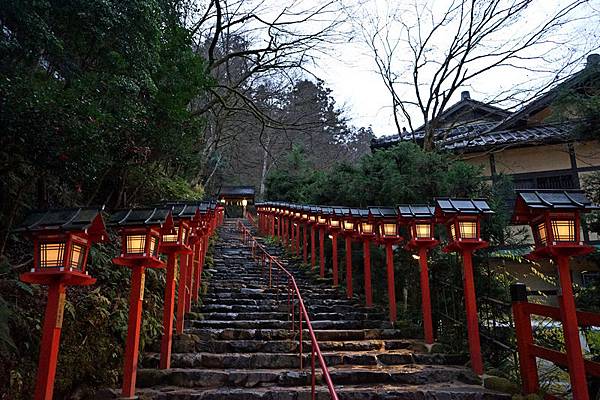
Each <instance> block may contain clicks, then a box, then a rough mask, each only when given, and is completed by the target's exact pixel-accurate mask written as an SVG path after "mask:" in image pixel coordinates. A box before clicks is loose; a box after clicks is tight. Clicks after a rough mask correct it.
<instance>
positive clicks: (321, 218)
mask: <svg viewBox="0 0 600 400" xmlns="http://www.w3.org/2000/svg"><path fill="white" fill-rule="evenodd" d="M332 213H333V209H332V208H331V207H318V214H317V225H319V226H321V227H327V226H328V223H329V216H330V215H331V214H332Z"/></svg>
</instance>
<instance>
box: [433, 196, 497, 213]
mask: <svg viewBox="0 0 600 400" xmlns="http://www.w3.org/2000/svg"><path fill="white" fill-rule="evenodd" d="M493 213H494V211H492V209H491V208H490V206H489V204H488V203H487V201H486V200H485V199H452V198H447V197H445V198H437V199H435V215H436V216H438V217H449V216H453V215H482V214H493Z"/></svg>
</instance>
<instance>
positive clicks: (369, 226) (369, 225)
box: [360, 222, 373, 234]
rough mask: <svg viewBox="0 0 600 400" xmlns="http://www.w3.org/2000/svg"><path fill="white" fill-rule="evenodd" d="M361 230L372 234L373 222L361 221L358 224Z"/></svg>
mask: <svg viewBox="0 0 600 400" xmlns="http://www.w3.org/2000/svg"><path fill="white" fill-rule="evenodd" d="M360 227H361V231H362V233H364V234H372V233H373V224H372V223H370V222H363V223H361V224H360Z"/></svg>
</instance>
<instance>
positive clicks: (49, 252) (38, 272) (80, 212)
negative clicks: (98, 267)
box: [15, 207, 108, 285]
mask: <svg viewBox="0 0 600 400" xmlns="http://www.w3.org/2000/svg"><path fill="white" fill-rule="evenodd" d="M102 210H103V207H99V208H92V207H89V208H72V209H60V210H48V211H43V212H35V213H32V214H30V215H29V216H28V217H27V218H26V219H25V221H24V222H23V223H22V224H21V225H20V226H19V227H17V229H16V230H15V231H16V232H22V233H24V234H26V235H27V236H29V237H31V238H32V239H33V244H34V257H33V260H34V261H33V268H32V270H31V272H30V273H27V274H22V275H21V280H22V281H24V282H29V283H38V284H49V283H50V282H51V281H53V280H57V279H58V280H62V281H64V282H65V283H67V284H70V285H89V284H92V283H93V282H95V280H94V279H92V278H90V277H89V276H88V275H87V274H86V264H87V258H88V254H89V250H90V246H91V244H92V243H94V242H104V241H107V240H108V234H107V232H106V228H105V225H104V220H103V218H102Z"/></svg>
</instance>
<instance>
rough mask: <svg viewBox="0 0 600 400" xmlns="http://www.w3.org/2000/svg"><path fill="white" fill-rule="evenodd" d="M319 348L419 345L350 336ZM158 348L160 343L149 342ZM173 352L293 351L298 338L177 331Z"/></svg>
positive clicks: (322, 343)
mask: <svg viewBox="0 0 600 400" xmlns="http://www.w3.org/2000/svg"><path fill="white" fill-rule="evenodd" d="M310 345H311V344H310V341H309V340H307V337H304V340H303V346H304V349H305V350H306V349H310V347H309V346H310ZM319 347H320V349H321V351H324V352H327V351H373V350H377V351H384V350H401V349H416V350H419V351H420V350H421V349H422V346H421V344H420V342H418V341H410V340H376V339H370V340H353V341H319ZM152 349H153V351H155V352H158V351H159V349H160V343H155V344H154V345H153V346H152ZM172 349H173V353H196V352H212V353H259V352H261V353H293V352H296V351H298V340H252V339H248V340H243V339H238V340H200V338H199V337H198V336H196V335H189V334H183V335H177V336H175V337H174V340H173V348H172Z"/></svg>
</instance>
